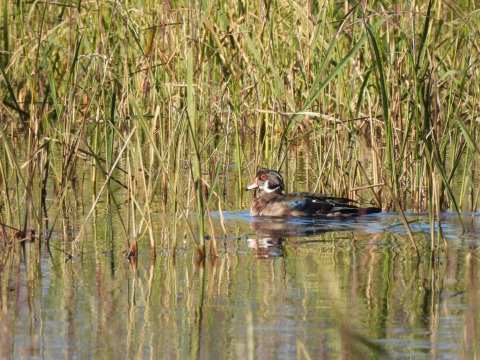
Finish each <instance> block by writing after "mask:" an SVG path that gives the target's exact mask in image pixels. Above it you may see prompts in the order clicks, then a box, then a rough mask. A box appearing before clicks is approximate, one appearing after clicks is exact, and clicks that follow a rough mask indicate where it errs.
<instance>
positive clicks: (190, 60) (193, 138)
mask: <svg viewBox="0 0 480 360" xmlns="http://www.w3.org/2000/svg"><path fill="white" fill-rule="evenodd" d="M193 66H194V57H193V49H192V48H191V47H189V48H188V53H187V112H188V120H189V128H188V129H189V135H190V146H191V151H192V152H193V159H192V162H193V182H194V184H195V197H196V200H197V216H198V227H199V247H200V248H199V254H200V256H205V229H204V214H205V208H204V206H203V188H204V184H203V179H202V171H201V164H200V154H199V152H198V146H199V144H198V141H199V140H198V133H197V121H198V119H197V115H196V111H195V94H194V90H193V85H194V84H193Z"/></svg>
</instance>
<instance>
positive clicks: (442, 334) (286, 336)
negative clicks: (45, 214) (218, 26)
mask: <svg viewBox="0 0 480 360" xmlns="http://www.w3.org/2000/svg"><path fill="white" fill-rule="evenodd" d="M78 210H79V209H78V208H76V207H75V206H72V209H70V215H71V216H70V218H69V219H63V220H62V221H61V222H63V225H62V226H59V225H60V223H59V225H57V226H56V228H57V229H60V228H63V230H62V231H58V232H57V230H55V231H54V232H53V233H52V237H51V239H50V248H49V249H48V248H47V247H46V246H45V245H44V244H42V245H39V242H38V241H36V242H33V243H25V246H24V247H21V246H18V247H17V249H16V251H15V252H14V253H12V254H11V256H10V257H9V258H8V260H7V261H6V262H5V263H4V264H3V269H2V271H1V272H0V276H1V279H0V281H1V297H0V304H1V307H0V309H1V312H0V314H1V315H0V355H1V357H2V358H15V359H17V358H48V359H53V358H80V359H82V358H102V359H105V358H152V359H161V358H165V359H185V358H198V359H259V358H262V359H322V358H325V359H329V358H339V357H347V358H439V359H447V358H448V359H452V358H475V357H477V356H478V352H479V350H480V349H479V347H478V344H480V335H479V334H480V331H479V329H478V327H479V325H480V322H479V320H480V317H479V315H478V312H477V306H478V301H479V297H480V293H479V276H480V271H479V269H480V266H479V264H478V256H479V252H476V251H475V250H476V249H477V246H478V241H479V237H478V235H479V232H478V230H477V229H478V228H479V227H480V222H479V219H480V218H479V217H478V216H475V217H473V218H472V217H471V216H470V214H465V216H464V219H463V220H464V223H465V225H466V227H467V231H466V232H462V230H461V227H460V226H459V222H458V219H457V217H456V215H453V214H448V213H447V214H444V216H443V218H442V224H441V231H438V230H439V229H438V228H437V229H436V236H442V238H443V239H444V240H445V244H446V247H443V246H442V247H441V248H440V249H436V250H435V252H434V258H433V260H432V259H431V256H432V254H431V252H430V245H429V244H430V230H429V225H428V216H426V215H419V214H407V219H408V220H409V222H410V226H411V228H412V231H413V234H414V238H415V240H416V242H417V245H418V253H417V251H416V250H415V248H414V246H413V245H412V243H411V240H410V238H409V237H408V235H407V233H406V231H405V228H404V226H403V224H402V223H401V221H400V219H399V218H398V217H397V216H396V215H392V214H378V215H369V216H366V217H361V218H356V219H348V220H343V221H341V220H295V219H275V218H270V219H269V218H264V219H253V218H251V217H250V216H249V213H248V212H247V211H240V212H225V213H223V217H224V219H225V223H226V226H227V236H226V237H224V236H222V237H219V236H218V235H217V237H216V239H215V240H214V239H213V238H212V237H210V238H209V240H207V246H209V243H210V242H211V241H216V242H217V247H218V251H219V256H218V258H211V257H207V258H206V259H200V258H198V256H197V254H196V252H195V249H194V246H193V242H191V241H189V240H188V235H184V233H183V232H182V231H180V230H178V231H177V235H176V236H177V238H176V239H173V238H172V233H171V228H172V226H173V224H172V221H173V217H172V216H170V215H163V214H156V215H154V216H155V218H154V220H155V223H156V224H157V225H158V226H157V227H156V228H155V239H156V242H157V243H156V246H157V252H158V254H157V257H156V258H155V259H153V258H152V256H151V253H150V248H149V244H148V241H145V242H140V250H139V256H138V257H137V258H135V259H134V260H130V261H128V260H126V259H125V257H124V256H123V254H122V250H123V242H122V239H118V238H117V237H118V234H119V233H120V231H118V229H117V227H118V226H119V224H116V223H115V222H114V221H112V218H111V214H109V212H108V211H105V212H102V211H99V212H98V213H96V214H95V216H93V218H92V221H91V226H89V227H88V229H86V230H85V235H84V237H82V240H81V242H77V243H75V244H72V243H73V242H74V238H75V234H76V232H78V223H79V222H80V220H81V219H80V218H79V217H80V215H79V213H77V211H78ZM193 215H194V214H193ZM193 215H192V216H193ZM219 220H220V215H219V214H218V213H213V224H214V226H215V227H218V228H220V221H219ZM50 221H53V220H52V219H50ZM57 221H59V220H57ZM67 223H69V224H67ZM65 229H72V230H71V231H69V230H65ZM220 233H221V231H218V234H220ZM178 234H180V235H181V236H180V235H178ZM174 241H176V243H177V247H176V249H175V250H172V249H173V247H172V243H173V242H174ZM440 243H442V242H440ZM446 249H447V250H446Z"/></svg>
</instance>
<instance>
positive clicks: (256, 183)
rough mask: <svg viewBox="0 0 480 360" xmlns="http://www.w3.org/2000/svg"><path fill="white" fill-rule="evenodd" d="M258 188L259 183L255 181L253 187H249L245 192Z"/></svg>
mask: <svg viewBox="0 0 480 360" xmlns="http://www.w3.org/2000/svg"><path fill="white" fill-rule="evenodd" d="M257 188H258V181H257V179H255V182H254V183H253V184H252V185H249V186H247V187H246V188H245V191H248V190H253V189H257Z"/></svg>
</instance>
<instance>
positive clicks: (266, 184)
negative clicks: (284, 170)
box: [245, 169, 285, 192]
mask: <svg viewBox="0 0 480 360" xmlns="http://www.w3.org/2000/svg"><path fill="white" fill-rule="evenodd" d="M258 188H259V189H262V190H264V191H266V192H274V191H283V190H285V184H284V183H283V178H282V175H280V173H279V172H278V171H275V170H269V169H260V170H258V172H257V176H256V177H255V180H254V181H253V184H252V185H250V186H247V188H246V189H245V190H246V191H248V190H253V189H258Z"/></svg>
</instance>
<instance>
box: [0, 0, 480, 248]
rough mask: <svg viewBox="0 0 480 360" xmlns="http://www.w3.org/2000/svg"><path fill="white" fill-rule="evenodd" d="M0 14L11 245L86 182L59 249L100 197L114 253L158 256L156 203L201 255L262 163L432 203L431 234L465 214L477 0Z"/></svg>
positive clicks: (18, 9) (243, 204)
mask: <svg viewBox="0 0 480 360" xmlns="http://www.w3.org/2000/svg"><path fill="white" fill-rule="evenodd" d="M2 13H3V17H2V19H1V25H0V26H1V30H2V36H1V39H0V48H1V61H0V70H1V76H2V81H1V83H0V90H1V98H2V105H1V106H0V123H1V127H0V137H1V142H0V154H1V161H0V179H1V183H0V186H1V206H2V211H1V219H0V222H1V223H2V224H3V225H4V227H3V233H4V237H5V239H8V240H9V241H11V240H12V239H13V238H14V237H16V239H24V238H27V237H29V236H31V235H32V232H31V229H33V231H34V233H35V234H37V235H38V234H39V235H41V236H42V240H44V241H46V242H47V243H48V239H49V233H48V231H46V232H45V231H44V232H42V231H41V230H42V229H43V230H45V226H44V223H42V219H43V218H45V217H46V211H47V208H48V207H49V206H50V205H49V203H48V201H49V200H47V199H50V201H53V202H56V203H57V204H60V206H59V207H58V209H60V210H59V211H58V213H56V214H49V217H50V219H52V220H51V222H55V221H56V220H57V219H63V218H65V217H66V216H67V212H68V206H67V204H68V203H70V202H71V201H72V194H73V192H74V191H78V189H86V188H88V189H93V196H92V197H93V199H92V201H91V206H90V207H89V208H88V209H84V213H85V214H86V216H85V221H84V222H83V223H82V224H79V226H78V229H76V230H78V233H77V235H76V239H75V241H74V242H73V245H72V251H74V250H75V249H76V248H78V246H77V245H79V240H80V239H82V235H83V231H84V229H85V227H86V226H88V220H89V219H90V218H91V216H92V215H94V212H95V209H96V206H97V205H98V203H99V202H100V201H107V202H108V203H110V204H111V206H112V209H113V210H112V211H114V212H115V211H117V216H118V217H119V218H120V219H121V220H120V221H121V223H122V224H123V232H124V234H125V239H127V240H126V241H127V244H126V247H127V250H126V251H127V253H128V254H135V252H136V242H137V241H138V239H140V238H144V239H149V241H150V242H151V249H152V253H155V241H154V240H155V239H154V236H153V230H152V229H153V224H152V213H158V212H167V213H173V214H176V217H177V218H178V220H179V221H181V222H182V223H183V224H184V225H185V226H186V229H187V235H185V236H187V237H189V239H191V241H195V244H196V247H197V249H198V251H199V252H200V253H202V254H205V252H206V249H205V242H204V240H203V239H204V235H205V233H207V232H208V233H209V234H210V236H215V234H214V233H213V227H212V226H211V225H210V224H211V219H210V215H209V212H210V211H212V210H239V209H246V208H247V207H248V204H249V202H250V198H248V197H245V195H244V193H243V188H244V186H245V182H246V181H249V180H251V177H252V175H253V174H254V173H255V171H256V169H257V168H258V167H260V166H265V167H269V168H275V169H282V171H283V172H284V174H285V177H286V179H287V181H288V188H289V190H308V191H318V192H325V193H330V194H332V195H337V196H342V195H343V196H349V197H356V199H357V200H359V201H360V202H362V203H377V204H379V205H381V206H382V207H383V208H384V209H385V211H395V212H398V213H399V214H402V213H403V211H420V212H429V214H430V219H431V226H432V229H433V226H434V221H436V220H438V221H440V220H439V214H440V212H442V211H454V212H457V213H459V214H460V213H462V212H472V213H473V212H475V211H476V207H477V203H478V196H479V190H480V187H479V182H478V179H477V178H478V176H477V175H476V163H477V158H478V154H479V149H478V145H477V142H478V141H477V131H478V117H477V113H478V106H479V104H478V99H480V96H479V86H478V82H477V76H478V52H479V47H480V36H479V34H478V30H479V24H480V19H479V17H480V15H479V14H478V12H477V11H476V9H475V3H474V2H473V1H466V2H450V1H446V2H445V1H443V2H442V1H418V2H409V1H400V2H398V1H379V2H373V3H370V2H361V3H353V2H335V1H326V2H323V3H320V2H316V1H313V2H287V1H270V2H268V1H267V2H263V1H262V2H259V3H256V4H255V5H251V4H249V3H242V2H240V3H239V2H236V1H226V0H225V1H220V2H209V1H203V2H196V3H194V2H157V1H150V0H140V1H136V2H130V1H125V2H113V1H97V2H93V1H78V2H71V1H67V2H65V3H63V4H61V3H58V2H49V1H45V2H14V1H7V0H4V1H3V3H2ZM299 179H301V181H300V180H299ZM294 180H299V181H295V182H294ZM229 184H233V185H229ZM75 189H77V190H75ZM80 191H82V190H80ZM119 192H123V193H124V194H125V197H124V198H122V200H119V198H118V196H117V195H116V194H118V193H119ZM229 197H230V198H229ZM232 198H233V199H235V200H234V201H231V200H229V199H232ZM51 199H53V200H51ZM105 199H107V200H105ZM156 204H161V206H158V205H156ZM122 206H124V207H125V209H126V210H125V212H120V211H119V210H118V209H119V208H120V207H122ZM190 212H194V213H195V214H196V215H195V216H196V220H193V218H192V217H191V216H189V213H190ZM403 219H404V223H405V226H406V227H407V228H408V223H407V221H406V219H405V218H403ZM177 222H178V221H177ZM177 222H174V223H175V224H176V223H177ZM51 225H52V224H51ZM52 226H53V225H52ZM175 226H176V225H175ZM47 230H48V229H47ZM174 230H175V229H174ZM217 235H218V234H217ZM434 236H435V235H434V232H433V231H432V239H431V240H432V245H433V243H434V242H435V241H437V240H436V239H435V238H434ZM438 239H440V236H439V237H438ZM438 241H440V240H438ZM4 244H6V243H4ZM211 244H215V242H214V241H212V242H211ZM2 246H4V245H2ZM171 246H173V247H174V246H175V243H172V244H171ZM432 249H433V246H432ZM212 251H213V253H214V252H215V249H212Z"/></svg>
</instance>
